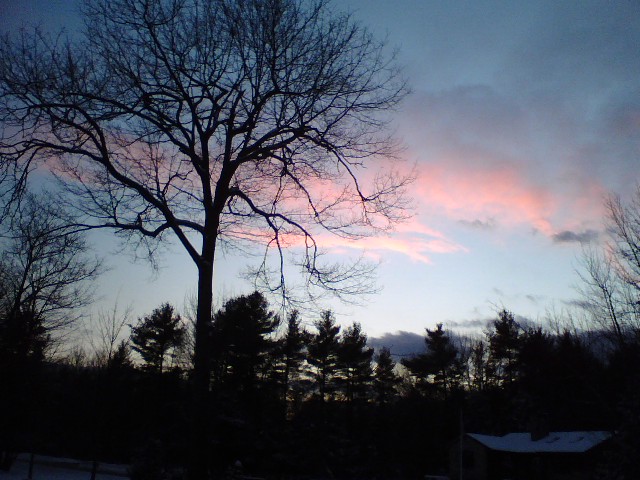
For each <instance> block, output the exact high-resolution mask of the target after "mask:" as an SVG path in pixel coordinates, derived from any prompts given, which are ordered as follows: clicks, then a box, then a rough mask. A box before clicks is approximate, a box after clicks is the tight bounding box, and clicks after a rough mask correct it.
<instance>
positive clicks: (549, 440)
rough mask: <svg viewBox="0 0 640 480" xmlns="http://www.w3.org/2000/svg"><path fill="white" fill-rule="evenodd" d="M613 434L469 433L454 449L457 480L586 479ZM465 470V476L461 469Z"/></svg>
mask: <svg viewBox="0 0 640 480" xmlns="http://www.w3.org/2000/svg"><path fill="white" fill-rule="evenodd" d="M610 438H611V434H610V433H609V432H551V433H542V434H540V435H535V434H531V433H509V434H506V435H503V436H495V435H482V434H479V433H467V434H465V435H464V436H463V437H462V439H461V441H460V442H458V443H457V444H456V445H453V446H452V447H451V452H450V477H451V478H452V479H456V480H501V479H509V480H534V479H535V480H539V479H546V480H578V479H580V480H582V479H589V478H590V477H591V473H592V472H593V471H594V469H595V467H596V465H597V463H598V460H599V457H600V454H601V452H602V447H603V445H604V444H605V443H606V442H607V441H608V440H609V439H610ZM461 469H462V476H461V475H460V470H461Z"/></svg>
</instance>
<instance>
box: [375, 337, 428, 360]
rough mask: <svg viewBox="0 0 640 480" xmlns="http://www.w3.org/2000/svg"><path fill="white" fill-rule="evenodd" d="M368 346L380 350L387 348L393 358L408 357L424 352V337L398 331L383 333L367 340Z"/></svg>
mask: <svg viewBox="0 0 640 480" xmlns="http://www.w3.org/2000/svg"><path fill="white" fill-rule="evenodd" d="M368 343H369V346H370V347H373V348H375V349H376V350H380V349H381V348H382V347H387V348H388V349H389V350H390V351H391V354H392V355H393V356H395V357H396V358H398V357H408V356H411V355H416V354H418V353H423V352H424V351H425V348H426V347H425V343H424V335H419V334H417V333H413V332H405V331H399V332H395V333H385V334H384V335H383V336H381V337H372V338H369V342H368Z"/></svg>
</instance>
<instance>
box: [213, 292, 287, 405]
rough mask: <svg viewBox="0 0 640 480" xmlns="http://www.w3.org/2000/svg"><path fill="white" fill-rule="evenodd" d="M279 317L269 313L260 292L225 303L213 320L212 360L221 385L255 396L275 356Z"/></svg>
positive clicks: (265, 301)
mask: <svg viewBox="0 0 640 480" xmlns="http://www.w3.org/2000/svg"><path fill="white" fill-rule="evenodd" d="M279 323H280V318H279V317H278V316H276V315H274V313H273V312H271V311H269V305H268V303H267V300H266V298H265V297H264V295H262V294H261V293H260V292H253V293H252V294H250V295H240V296H238V297H235V298H232V299H230V300H228V301H227V302H225V304H224V306H223V307H222V308H221V309H220V310H219V311H218V312H216V314H215V315H214V319H213V335H212V342H213V345H212V348H213V352H212V357H213V361H214V364H215V366H214V368H213V370H214V372H216V377H217V379H218V381H219V382H221V383H222V384H226V385H227V386H228V387H230V388H231V389H232V390H235V391H236V392H239V391H243V392H246V393H249V394H252V393H253V394H255V389H256V386H257V384H258V382H259V381H260V380H261V379H262V378H263V377H265V376H266V373H265V367H266V366H267V365H268V364H269V365H270V363H271V360H272V359H271V357H272V356H273V349H274V340H273V339H272V338H271V336H272V335H273V334H274V332H275V330H276V328H277V327H278V324H279Z"/></svg>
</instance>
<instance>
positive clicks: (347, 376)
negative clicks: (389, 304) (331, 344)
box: [338, 322, 373, 403]
mask: <svg viewBox="0 0 640 480" xmlns="http://www.w3.org/2000/svg"><path fill="white" fill-rule="evenodd" d="M372 359H373V348H369V347H367V335H366V334H365V333H364V332H363V331H362V327H361V326H360V324H359V323H357V322H355V323H354V324H353V325H351V326H350V327H349V328H347V329H346V330H345V331H344V332H343V333H342V336H341V338H340V344H339V346H338V362H339V366H340V371H341V379H340V380H341V381H340V383H341V384H342V387H343V391H344V395H345V398H346V399H347V401H348V402H349V403H353V402H354V400H358V399H359V400H363V399H365V398H367V397H368V395H369V393H370V387H371V381H372V375H373V370H372V367H371V360H372Z"/></svg>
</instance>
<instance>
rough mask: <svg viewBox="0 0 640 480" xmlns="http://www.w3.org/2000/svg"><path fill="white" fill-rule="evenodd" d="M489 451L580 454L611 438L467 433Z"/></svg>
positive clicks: (598, 434) (588, 434)
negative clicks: (534, 436)
mask: <svg viewBox="0 0 640 480" xmlns="http://www.w3.org/2000/svg"><path fill="white" fill-rule="evenodd" d="M467 435H469V436H470V437H471V438H473V439H474V440H477V441H478V442H480V443H481V444H483V445H484V446H485V447H487V448H489V449H491V450H498V451H501V452H514V453H582V452H586V451H587V450H590V449H591V448H593V447H595V446H596V445H598V444H599V443H602V442H604V441H605V440H606V439H608V438H609V437H611V434H610V433H609V432H551V433H549V435H547V436H546V437H543V438H541V439H539V440H531V434H530V433H528V432H527V433H508V434H506V435H504V436H502V437H497V436H494V435H482V434H479V433H468V434H467Z"/></svg>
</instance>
